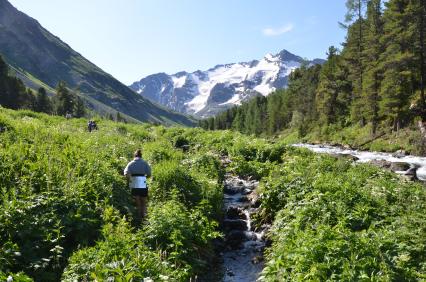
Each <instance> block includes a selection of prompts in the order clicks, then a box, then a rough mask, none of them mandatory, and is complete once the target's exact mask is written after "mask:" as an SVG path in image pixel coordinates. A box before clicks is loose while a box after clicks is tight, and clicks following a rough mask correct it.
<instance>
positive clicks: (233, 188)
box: [223, 184, 241, 195]
mask: <svg viewBox="0 0 426 282" xmlns="http://www.w3.org/2000/svg"><path fill="white" fill-rule="evenodd" d="M223 192H224V193H225V194H228V195H235V194H237V193H240V192H241V187H236V186H231V185H228V184H226V185H225V186H224V187H223Z"/></svg>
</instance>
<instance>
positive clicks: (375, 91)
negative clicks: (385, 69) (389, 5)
mask: <svg viewBox="0 0 426 282" xmlns="http://www.w3.org/2000/svg"><path fill="white" fill-rule="evenodd" d="M365 25H366V36H365V42H366V44H365V46H366V47H365V49H364V50H363V54H364V55H363V58H364V59H365V62H364V65H365V79H364V85H363V95H362V96H361V98H362V100H363V101H364V103H363V104H364V107H363V112H364V113H363V115H364V117H365V118H366V119H367V121H370V122H371V125H372V130H371V134H372V135H373V136H374V135H375V134H376V131H377V127H378V123H379V91H380V83H381V70H380V67H379V63H380V54H381V53H382V52H383V45H382V44H381V42H380V39H381V36H382V34H383V20H382V1H381V0H371V1H370V2H369V3H368V8H367V18H366V24H365Z"/></svg>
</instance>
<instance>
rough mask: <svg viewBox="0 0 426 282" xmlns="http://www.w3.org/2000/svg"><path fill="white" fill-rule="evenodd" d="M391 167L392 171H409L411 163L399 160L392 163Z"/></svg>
mask: <svg viewBox="0 0 426 282" xmlns="http://www.w3.org/2000/svg"><path fill="white" fill-rule="evenodd" d="M390 169H391V170H392V171H394V172H395V171H407V170H408V169H410V164H409V163H404V162H397V163H392V164H391V166H390Z"/></svg>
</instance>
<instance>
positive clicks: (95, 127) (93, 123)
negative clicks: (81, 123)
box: [92, 120, 98, 130]
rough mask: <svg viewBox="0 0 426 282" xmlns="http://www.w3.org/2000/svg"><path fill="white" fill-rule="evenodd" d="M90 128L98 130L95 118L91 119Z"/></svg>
mask: <svg viewBox="0 0 426 282" xmlns="http://www.w3.org/2000/svg"><path fill="white" fill-rule="evenodd" d="M92 130H98V124H97V123H96V121H95V120H93V121H92Z"/></svg>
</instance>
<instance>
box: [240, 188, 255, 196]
mask: <svg viewBox="0 0 426 282" xmlns="http://www.w3.org/2000/svg"><path fill="white" fill-rule="evenodd" d="M251 192H253V190H250V189H248V188H245V189H244V190H243V191H242V192H241V195H248V194H250V193H251Z"/></svg>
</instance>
